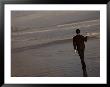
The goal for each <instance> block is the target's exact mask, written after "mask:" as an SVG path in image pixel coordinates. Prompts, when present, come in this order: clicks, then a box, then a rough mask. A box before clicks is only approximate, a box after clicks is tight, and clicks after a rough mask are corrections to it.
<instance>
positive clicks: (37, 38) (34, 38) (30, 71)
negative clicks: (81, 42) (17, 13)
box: [11, 12, 100, 77]
mask: <svg viewBox="0 0 110 87" xmlns="http://www.w3.org/2000/svg"><path fill="white" fill-rule="evenodd" d="M76 13H77V12H76ZM76 13H75V15H76ZM91 13H92V12H91ZM94 13H95V12H94ZM72 14H73V13H72ZM83 14H84V13H82V14H81V15H83ZM37 15H38V14H37ZM48 15H49V14H46V16H48ZM52 15H53V13H52ZM60 15H61V14H60ZM87 15H88V19H87V18H86V16H85V15H84V17H85V18H84V17H83V16H82V17H81V16H80V17H81V18H78V16H77V15H76V16H77V18H76V19H75V20H77V21H72V19H71V21H70V22H67V23H66V22H65V23H63V21H61V22H62V23H61V24H60V23H59V24H57V22H56V21H57V19H58V17H59V16H58V15H57V16H56V18H57V19H56V21H55V23H56V25H51V26H49V23H48V24H47V25H48V26H47V27H45V26H44V25H43V24H41V25H39V26H43V27H32V26H30V28H27V27H26V26H25V25H26V23H25V20H27V19H28V16H27V17H24V20H22V19H19V20H20V21H21V20H22V23H21V24H23V23H25V25H24V27H18V28H17V27H13V28H12V30H11V76H12V77H83V71H82V65H81V61H80V57H79V55H78V54H75V53H74V48H73V40H72V38H73V36H75V35H76V33H75V30H76V29H77V28H79V29H80V30H81V34H82V35H83V36H86V33H88V41H87V42H85V46H86V49H85V63H86V68H87V73H88V77H100V19H99V18H96V16H93V14H91V15H92V16H91V17H89V16H90V14H87ZM94 15H96V14H94ZM34 16H36V14H34ZM34 16H33V15H32V16H31V17H33V20H34ZM61 16H62V15H61ZM66 16H67V15H66ZM43 17H45V15H44V16H43ZM49 17H50V16H49ZM22 18H23V17H22ZM26 18H27V19H26ZM64 18H65V16H64ZM39 19H40V18H39ZM79 19H80V20H79ZM19 20H18V21H19ZM48 20H50V22H51V20H52V19H51V17H50V19H48ZM63 20H66V19H63ZM69 20H70V19H68V21H69ZM73 20H74V19H73ZM27 22H28V21H27ZM38 22H39V20H38ZM52 23H54V21H53V22H52ZM31 24H33V23H31ZM18 25H20V24H18Z"/></svg>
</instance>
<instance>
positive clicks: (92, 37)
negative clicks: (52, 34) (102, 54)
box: [12, 33, 100, 52]
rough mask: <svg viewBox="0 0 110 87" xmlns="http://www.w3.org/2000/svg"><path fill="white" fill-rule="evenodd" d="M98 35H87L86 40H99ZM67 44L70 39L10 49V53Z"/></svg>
mask: <svg viewBox="0 0 110 87" xmlns="http://www.w3.org/2000/svg"><path fill="white" fill-rule="evenodd" d="M99 35H100V34H99V33H89V34H88V40H92V39H99V37H100V36H99ZM68 42H71V43H72V38H65V39H60V40H54V41H49V42H46V43H41V44H35V45H29V46H24V47H19V48H12V52H23V51H26V50H30V49H38V48H42V47H47V46H51V45H56V44H64V43H68Z"/></svg>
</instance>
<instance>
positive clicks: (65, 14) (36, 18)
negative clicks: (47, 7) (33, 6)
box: [11, 11, 100, 28]
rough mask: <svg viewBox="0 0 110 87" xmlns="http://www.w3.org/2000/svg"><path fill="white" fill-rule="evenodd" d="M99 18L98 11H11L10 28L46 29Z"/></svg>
mask: <svg viewBox="0 0 110 87" xmlns="http://www.w3.org/2000/svg"><path fill="white" fill-rule="evenodd" d="M97 18H100V12H99V11H12V12H11V23H12V26H19V27H22V26H24V27H38V28H39V27H48V26H54V25H58V24H64V23H72V22H76V21H84V20H92V19H97Z"/></svg>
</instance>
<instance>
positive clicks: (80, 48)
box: [73, 29, 88, 77]
mask: <svg viewBox="0 0 110 87" xmlns="http://www.w3.org/2000/svg"><path fill="white" fill-rule="evenodd" d="M76 34H77V35H76V36H74V37H73V46H74V50H75V53H76V52H78V54H79V56H80V60H81V64H82V70H83V76H84V77H87V76H88V75H87V71H86V64H85V61H84V50H85V43H84V42H87V36H86V37H84V36H83V35H80V30H79V29H76Z"/></svg>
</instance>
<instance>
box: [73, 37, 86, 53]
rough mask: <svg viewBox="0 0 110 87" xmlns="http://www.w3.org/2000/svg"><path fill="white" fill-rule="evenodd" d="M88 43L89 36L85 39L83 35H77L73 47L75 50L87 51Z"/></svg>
mask: <svg viewBox="0 0 110 87" xmlns="http://www.w3.org/2000/svg"><path fill="white" fill-rule="evenodd" d="M86 41H87V36H86V37H84V36H82V35H76V36H74V37H73V46H74V49H75V50H78V51H80V50H84V49H85V43H84V42H86Z"/></svg>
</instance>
